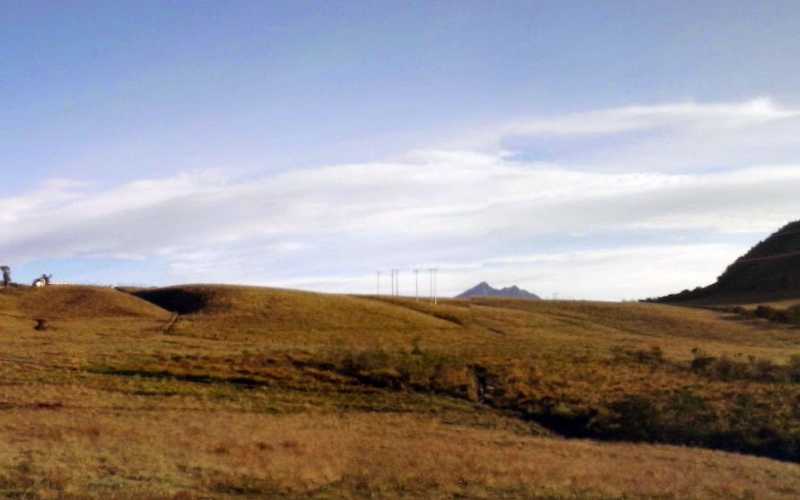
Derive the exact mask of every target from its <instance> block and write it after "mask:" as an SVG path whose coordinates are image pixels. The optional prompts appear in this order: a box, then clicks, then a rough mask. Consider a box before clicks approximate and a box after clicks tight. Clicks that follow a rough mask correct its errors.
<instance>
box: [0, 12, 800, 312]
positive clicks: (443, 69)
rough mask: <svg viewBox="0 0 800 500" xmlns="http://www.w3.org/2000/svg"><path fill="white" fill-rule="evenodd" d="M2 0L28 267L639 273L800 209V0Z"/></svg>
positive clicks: (175, 275) (671, 278)
mask: <svg viewBox="0 0 800 500" xmlns="http://www.w3.org/2000/svg"><path fill="white" fill-rule="evenodd" d="M0 6H1V7H2V9H0V34H1V36H2V39H1V40H2V43H0V63H1V64H0V110H1V111H0V165H1V167H0V168H2V173H3V174H4V176H3V177H4V183H5V190H4V194H3V196H2V198H3V199H2V202H3V205H4V207H5V209H4V213H3V214H2V215H0V221H2V222H3V224H4V230H3V233H4V236H3V238H0V260H4V262H5V263H8V264H10V265H12V266H13V267H14V269H15V270H16V276H17V277H18V278H19V279H20V280H22V279H25V280H27V279H29V278H32V277H33V276H34V275H36V274H40V273H41V272H44V271H48V272H52V273H54V274H55V275H56V279H57V280H58V279H60V280H62V281H66V282H96V283H141V284H166V283H177V282H188V281H192V282H197V281H214V282H220V281H222V282H241V283H253V284H261V285H277V286H293V287H299V288H307V289H314V290H322V291H348V292H370V291H372V290H373V289H374V281H375V278H374V272H375V270H377V269H389V268H395V267H397V268H401V269H404V270H405V271H406V272H405V275H404V281H403V283H402V285H403V287H404V291H405V292H410V291H411V288H410V286H409V285H410V279H411V273H410V271H409V270H410V269H412V268H414V267H419V266H422V267H430V266H437V267H441V268H442V269H443V270H442V272H441V274H440V288H442V290H443V292H444V293H457V292H458V291H460V290H461V289H462V288H466V287H467V286H469V285H471V284H473V282H478V281H482V280H488V281H490V282H493V283H496V284H497V285H509V284H513V283H518V284H520V285H521V286H525V287H527V288H530V289H531V290H532V291H535V292H537V293H540V294H543V295H548V296H549V295H550V294H554V293H558V294H559V296H562V297H580V298H600V299H621V298H634V297H641V296H645V295H655V294H661V293H667V292H671V291H675V290H676V289H679V288H686V287H693V286H696V285H699V284H703V283H706V282H709V281H712V280H713V279H714V278H715V277H716V276H717V275H718V274H719V273H720V272H721V271H722V270H723V269H724V266H725V265H726V264H727V263H728V261H729V260H730V259H732V258H734V257H735V256H736V255H738V254H740V253H742V252H743V251H745V250H746V249H747V248H749V246H750V245H752V244H753V243H755V242H756V241H758V240H759V239H761V238H763V237H765V236H766V235H767V234H769V233H770V232H771V231H773V230H775V229H777V228H778V227H779V226H780V225H782V224H783V223H785V222H787V221H789V220H793V219H797V218H800V202H799V201H796V198H798V197H796V196H795V193H796V192H797V191H798V189H797V188H798V187H800V161H798V158H797V155H798V153H800V144H799V143H798V141H797V140H796V138H797V137H799V136H800V114H799V113H798V111H800V91H798V89H800V71H798V69H800V68H798V63H797V61H800V37H798V36H797V33H798V32H800V12H798V11H799V10H800V6H798V4H797V2H778V1H774V2H756V1H753V2H737V1H724V2H723V1H720V2H714V1H706V2H688V1H687V2H682V1H669V2H667V1H664V2H659V1H654V2H623V1H613V2H611V1H609V2H565V1H559V2H512V1H506V2H470V1H458V2H433V1H429V2H355V1H351V2H298V1H293V2H246V1H237V2H203V1H194V2H148V1H144V2H122V1H120V2H81V1H76V2H35V1H26V2H19V1H0ZM387 286H388V283H387Z"/></svg>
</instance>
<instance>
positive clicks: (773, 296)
mask: <svg viewBox="0 0 800 500" xmlns="http://www.w3.org/2000/svg"><path fill="white" fill-rule="evenodd" d="M792 298H800V221H796V222H792V223H789V224H787V225H785V226H784V227H783V228H781V229H780V230H779V231H777V232H776V233H774V234H773V235H771V236H770V237H769V238H767V239H766V240H764V241H761V242H759V243H758V244H757V245H755V246H754V247H753V248H752V249H751V250H750V251H748V252H747V253H746V254H744V255H742V256H741V257H739V258H738V259H736V261H734V262H733V263H732V264H731V265H729V266H728V267H727V269H725V272H723V273H722V275H720V277H719V278H718V279H717V281H716V282H715V283H713V284H712V285H709V286H707V287H703V288H697V289H695V290H692V291H688V290H686V291H684V292H681V293H678V294H674V295H669V296H666V297H662V298H660V299H657V301H659V302H665V303H681V302H694V303H707V304H713V303H748V302H771V301H776V300H786V299H792Z"/></svg>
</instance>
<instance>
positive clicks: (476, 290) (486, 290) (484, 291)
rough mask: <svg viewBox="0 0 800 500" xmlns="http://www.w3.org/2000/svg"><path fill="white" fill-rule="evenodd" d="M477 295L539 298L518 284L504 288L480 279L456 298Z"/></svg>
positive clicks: (470, 297) (468, 297)
mask: <svg viewBox="0 0 800 500" xmlns="http://www.w3.org/2000/svg"><path fill="white" fill-rule="evenodd" d="M477 297H502V298H506V299H526V300H541V299H540V297H539V296H538V295H536V294H533V293H530V292H528V291H527V290H523V289H521V288H519V287H518V286H516V285H514V286H510V287H506V288H501V289H498V288H493V287H492V286H491V285H489V283H487V282H485V281H482V282H480V283H478V284H477V285H475V286H474V287H472V288H470V289H469V290H467V291H466V292H464V293H462V294H461V295H459V296H457V297H456V298H457V299H472V298H477Z"/></svg>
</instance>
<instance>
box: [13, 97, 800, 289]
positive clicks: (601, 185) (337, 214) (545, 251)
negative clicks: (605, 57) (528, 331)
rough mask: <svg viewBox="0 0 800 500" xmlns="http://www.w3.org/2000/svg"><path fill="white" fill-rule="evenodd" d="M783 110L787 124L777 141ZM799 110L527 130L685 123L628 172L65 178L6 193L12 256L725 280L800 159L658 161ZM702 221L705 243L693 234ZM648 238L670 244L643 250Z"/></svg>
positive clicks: (18, 259) (397, 168)
mask: <svg viewBox="0 0 800 500" xmlns="http://www.w3.org/2000/svg"><path fill="white" fill-rule="evenodd" d="M776 124H781V125H780V126H781V127H785V130H784V134H785V137H784V136H782V138H781V139H780V140H777V139H776V140H775V142H770V141H769V140H767V139H766V136H767V135H768V132H769V131H773V130H774V128H773V127H774V126H775V125H776ZM797 124H798V119H797V112H795V111H793V110H788V109H784V108H782V107H780V106H778V105H776V104H774V103H772V102H771V101H769V100H765V99H757V100H753V101H748V102H744V103H740V104H735V103H734V104H718V105H701V104H691V103H690V104H675V105H665V106H655V107H630V108H621V109H619V110H609V111H601V112H590V113H585V114H583V115H575V116H568V117H564V118H556V119H552V120H548V121H541V120H539V121H531V122H528V123H527V124H526V125H524V126H515V127H516V128H514V127H512V128H511V129H509V130H517V131H524V132H525V133H528V134H551V135H552V134H566V135H579V136H580V135H585V134H613V133H618V132H620V131H627V130H635V129H643V128H652V127H656V128H658V127H667V128H670V129H674V135H672V136H670V137H671V139H672V140H671V142H670V141H667V146H663V145H658V144H655V143H654V144H655V145H653V146H652V147H653V149H652V150H649V151H648V150H647V148H648V146H647V145H646V144H645V143H639V144H636V145H632V144H628V143H626V144H624V145H622V146H619V148H618V149H617V150H615V152H614V155H616V156H617V157H618V158H624V157H625V156H626V155H632V157H636V155H635V154H634V153H633V152H634V151H635V150H636V148H637V147H638V148H640V149H641V150H642V151H648V152H647V154H645V153H641V158H644V159H645V160H646V158H647V155H648V154H655V153H656V152H658V154H660V155H663V158H660V159H659V161H658V162H648V161H645V160H642V161H641V165H642V166H641V167H640V168H638V169H622V170H619V171H614V170H608V169H604V168H598V167H587V166H586V165H587V164H582V165H581V166H582V167H583V168H575V165H574V164H573V163H570V162H569V161H566V160H565V161H561V160H559V159H556V160H555V161H551V162H530V161H519V160H515V159H514V158H516V157H515V156H513V155H508V154H507V153H504V152H502V151H501V152H491V151H484V152H475V151H460V150H450V151H417V152H413V153H410V154H408V155H407V156H405V157H403V158H399V159H396V160H394V161H385V162H372V163H360V164H359V163H356V164H345V165H329V166H321V167H318V168H307V169H302V170H293V171H288V172H284V173H279V174H274V175H268V176H264V177H261V178H235V177H229V176H225V175H224V174H222V173H221V171H219V170H217V171H198V172H184V173H182V174H179V175H175V176H172V177H165V178H160V179H145V180H139V181H136V182H131V183H127V184H121V185H117V186H112V187H110V188H101V187H98V186H95V185H89V184H83V183H76V182H70V181H66V180H61V181H51V182H48V183H46V184H44V185H43V186H42V187H41V188H40V189H37V190H34V191H31V192H29V193H23V194H21V195H18V196H14V197H10V198H5V199H0V204H2V206H3V207H4V211H3V214H2V216H0V217H2V219H0V220H2V222H3V223H4V227H3V230H4V232H3V238H2V239H0V255H3V259H4V260H6V262H10V263H24V262H31V261H36V260H54V259H75V258H84V259H112V260H120V261H122V260H125V261H130V262H140V263H141V262H144V263H148V262H156V261H157V262H159V263H162V264H163V265H164V266H166V268H167V270H168V274H167V275H166V276H163V277H162V279H161V280H160V281H227V282H251V283H262V284H268V283H278V284H302V285H303V286H305V287H311V288H317V289H324V290H337V291H344V290H351V291H363V292H367V291H371V290H372V289H373V286H374V282H373V280H372V278H371V276H372V274H371V272H372V270H373V269H376V268H384V269H387V268H389V267H411V266H416V265H423V266H427V265H438V266H440V267H443V268H447V269H448V276H449V277H448V278H447V280H448V281H447V282H443V289H444V290H446V291H448V292H456V291H458V289H459V288H461V287H462V286H466V285H469V284H471V282H473V281H478V280H481V279H493V278H494V279H495V281H499V284H510V283H512V282H520V284H523V285H526V286H529V287H531V288H532V289H534V290H538V291H545V292H547V291H551V292H552V291H557V292H559V293H560V294H562V296H564V295H571V296H587V297H594V298H621V297H631V296H636V295H637V294H657V293H666V292H670V291H675V289H676V288H686V287H690V286H694V285H699V284H703V283H705V282H707V281H710V280H711V279H713V277H714V276H716V273H718V272H719V271H721V270H722V268H723V267H724V265H725V264H727V263H728V261H729V260H730V259H732V258H733V257H734V256H735V255H736V254H737V252H741V251H743V250H745V248H744V247H746V246H747V245H746V244H745V245H744V246H741V245H739V244H737V245H732V244H731V243H730V241H731V239H736V238H739V237H737V236H735V235H736V234H739V233H744V234H746V235H749V236H752V235H754V234H757V235H763V234H765V233H768V232H770V231H772V230H775V229H777V228H778V227H779V226H780V225H782V224H783V223H785V222H787V221H789V220H793V219H796V218H798V214H800V198H798V196H797V192H798V188H799V187H800V163H795V162H792V161H788V156H787V158H781V161H778V162H776V163H774V164H768V163H760V162H757V161H753V162H749V163H748V164H747V165H745V166H740V167H736V168H733V167H728V168H722V169H716V170H713V171H708V172H699V171H684V172H675V171H672V170H670V169H659V168H657V165H660V164H661V163H666V162H668V161H669V160H670V159H671V158H672V159H674V158H677V159H681V158H684V156H685V155H687V154H688V153H687V151H688V149H686V148H688V145H690V144H691V143H692V141H700V139H702V137H703V136H706V137H715V138H717V139H719V141H720V142H714V141H711V144H710V145H709V146H708V147H707V148H705V149H704V150H703V151H702V152H701V153H698V156H699V157H701V158H704V161H706V162H707V164H709V165H716V164H719V162H720V161H722V160H724V159H725V158H726V157H727V156H726V155H729V154H730V151H729V150H730V149H733V150H736V147H732V146H730V144H729V143H728V142H727V141H728V139H729V138H732V137H740V138H741V139H740V140H741V142H743V143H746V144H750V143H752V144H788V137H789V134H788V130H789V129H790V128H791V127H796V126H797ZM700 131H702V133H701V132H700ZM798 132H800V127H798ZM737 134H738V135H737ZM759 137H760V138H764V140H763V142H761V143H760V142H758V140H757V139H758V138H759ZM795 137H796V136H795ZM723 138H728V139H725V140H723ZM681 141H683V142H681ZM645 142H646V141H645ZM676 144H682V146H681V147H677V146H676ZM670 147H675V151H674V152H672V153H670V151H668V150H669V148H670ZM741 148H744V149H745V150H746V151H747V152H748V155H749V156H748V155H745V156H746V157H747V158H758V157H759V156H760V155H759V154H758V151H757V150H756V149H758V148H755V149H753V148H751V149H747V148H745V147H744V146H742V147H741ZM741 148H740V149H741ZM612 149H613V148H612ZM765 156H769V155H765ZM684 159H685V158H684ZM712 160H713V161H712ZM635 163H636V162H634V161H632V160H631V162H630V164H631V165H633V164H635ZM654 164H655V165H656V167H653V168H651V167H652V165H654ZM686 233H692V234H695V235H702V241H697V242H686V244H685V245H684V244H683V243H681V244H679V242H678V237H679V235H682V234H686ZM643 234H645V235H647V237H648V238H650V239H652V238H656V239H657V240H658V243H656V244H650V245H649V246H642V243H641V242H640V241H638V239H637V238H640V237H641V235H643ZM737 241H738V240H737ZM742 241H748V240H747V238H744V240H742ZM601 242H602V243H601ZM700 244H702V245H700ZM693 245H694V246H693ZM697 245H700V246H697ZM709 245H710V246H709ZM520 256H521V257H520ZM659 259H660V260H659ZM654 266H655V267H654Z"/></svg>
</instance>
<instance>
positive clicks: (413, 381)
mask: <svg viewBox="0 0 800 500" xmlns="http://www.w3.org/2000/svg"><path fill="white" fill-rule="evenodd" d="M181 290H183V291H185V292H189V293H192V294H196V295H198V296H199V297H200V299H202V300H201V301H200V303H201V304H202V307H200V308H199V309H198V310H197V311H196V312H194V313H193V314H187V315H183V316H180V318H178V320H177V321H173V315H172V314H170V313H169V312H167V311H164V310H162V309H160V308H158V307H155V306H153V305H152V304H149V303H147V302H144V301H142V300H140V299H137V298H135V297H133V296H131V295H128V294H125V293H122V292H118V291H114V290H108V289H89V288H81V287H63V288H62V287H53V288H51V289H46V290H30V289H17V290H11V291H0V342H1V343H2V350H0V382H2V383H0V442H2V443H3V444H4V446H3V447H2V449H0V496H18V497H20V496H21V497H74V498H82V497H87V496H89V497H96V498H110V497H117V498H124V497H164V498H169V497H176V496H177V497H183V498H194V497H197V498H207V497H235V496H248V495H249V496H262V497H264V496H267V497H269V496H273V497H274V496H284V497H305V496H316V497H319V498H349V497H365V496H374V497H380V498H397V497H425V498H437V497H439V498H452V497H476V498H496V497H503V496H505V497H514V498H516V497H526V498H529V497H543V498H594V497H596V498H634V497H653V496H656V497H663V498H794V497H797V496H798V495H800V466H798V465H795V464H790V463H782V462H776V461H772V460H768V459H763V458H755V457H749V456H742V455H734V454H727V453H723V452H714V451H709V450H702V449H698V448H677V447H669V446H656V445H644V444H599V443H595V442H590V441H576V440H565V439H561V438H558V437H557V436H553V435H552V434H551V433H550V432H549V431H548V430H547V429H544V428H543V427H541V426H539V425H537V424H534V423H531V422H526V421H525V420H523V419H520V418H519V417H520V416H527V417H529V418H530V417H536V416H542V415H545V416H549V417H550V418H551V419H552V418H555V417H558V418H560V419H561V422H562V423H563V422H568V421H570V419H573V418H578V419H579V418H581V416H582V415H584V414H588V413H591V412H596V411H600V412H601V413H600V414H599V416H600V417H603V416H605V413H602V412H607V411H610V410H609V408H610V406H609V404H611V403H613V402H615V401H617V400H624V398H626V397H629V396H641V395H644V396H650V395H663V394H667V395H671V394H682V393H683V392H681V391H686V390H691V391H694V393H696V394H699V395H701V396H703V397H704V398H705V399H706V400H707V403H708V405H709V408H711V409H713V411H715V412H718V413H719V414H720V415H723V416H724V415H726V414H727V413H726V412H730V411H732V410H731V406H730V404H731V401H734V400H737V398H741V397H744V396H747V397H748V398H752V400H753V401H754V404H756V408H760V406H758V405H762V406H764V411H767V412H769V413H770V418H771V419H773V423H774V425H775V426H777V427H776V428H778V429H784V428H785V429H786V430H787V432H788V431H789V430H791V429H794V428H796V427H797V426H798V425H800V423H798V422H800V415H797V414H794V413H792V411H793V410H792V408H793V407H796V406H797V405H796V402H797V401H800V391H798V389H797V385H796V384H772V383H762V382H757V381H750V380H717V379H710V378H709V377H708V376H707V375H704V374H702V373H695V372H692V371H691V370H689V369H688V360H690V359H691V358H692V353H691V351H692V349H694V348H700V349H702V350H704V351H705V352H707V353H710V354H713V355H717V356H719V355H723V354H727V355H729V356H731V357H734V356H736V355H737V354H739V355H740V357H742V356H748V355H752V356H757V357H761V358H768V359H770V360H773V361H775V362H778V363H785V362H786V361H787V360H788V358H789V356H790V355H792V354H797V353H800V336H798V335H797V332H796V331H795V330H791V329H788V328H785V327H782V326H780V325H774V324H767V323H764V322H745V321H736V320H734V319H733V318H730V317H728V316H726V315H724V314H721V313H716V312H712V311H704V310H696V309H684V308H676V307H669V306H659V305H644V304H605V303H580V302H540V303H539V302H537V303H532V302H518V301H499V300H482V301H473V302H464V301H445V302H444V303H443V304H440V305H438V306H433V305H431V304H428V303H426V302H416V301H414V300H409V299H388V298H377V297H352V296H336V295H319V294H309V293H299V292H291V291H283V290H269V289H256V288H245V287H209V286H193V287H185V288H182V289H181ZM37 318H42V319H47V320H48V322H49V324H50V329H49V330H47V331H44V332H38V331H35V330H34V329H33V326H34V321H33V320H34V319H37ZM653 347H658V348H660V349H661V351H662V352H663V360H661V361H658V362H657V363H655V364H651V363H649V362H640V361H637V360H636V359H635V358H630V359H629V358H627V357H625V356H627V354H625V353H628V352H637V350H643V351H648V352H649V350H650V349H651V348H653ZM621 353H622V354H621ZM480 377H484V378H485V379H486V380H479V379H480ZM481 383H482V384H484V385H486V384H488V386H486V387H479V385H480V384H481ZM479 389H481V390H485V393H482V392H480V391H479ZM748 401H749V400H748ZM548 405H549V406H548ZM737 408H738V407H737ZM737 411H738V410H737ZM754 411H756V410H754ZM757 411H761V410H757ZM757 411H756V413H755V414H754V415H755V417H758V416H759V415H760V414H759V413H757ZM587 412H588V413H587ZM751 417H752V415H751ZM755 417H754V418H755ZM550 422H552V420H551V421H550ZM545 423H547V422H545Z"/></svg>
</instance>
